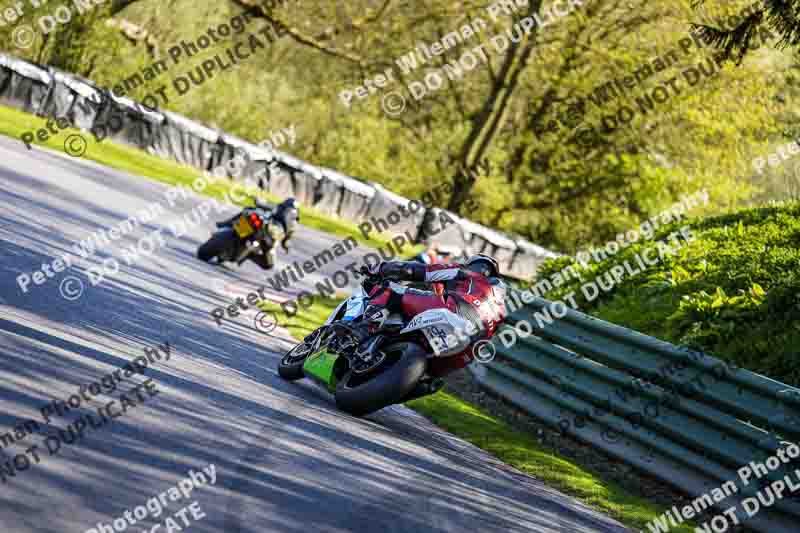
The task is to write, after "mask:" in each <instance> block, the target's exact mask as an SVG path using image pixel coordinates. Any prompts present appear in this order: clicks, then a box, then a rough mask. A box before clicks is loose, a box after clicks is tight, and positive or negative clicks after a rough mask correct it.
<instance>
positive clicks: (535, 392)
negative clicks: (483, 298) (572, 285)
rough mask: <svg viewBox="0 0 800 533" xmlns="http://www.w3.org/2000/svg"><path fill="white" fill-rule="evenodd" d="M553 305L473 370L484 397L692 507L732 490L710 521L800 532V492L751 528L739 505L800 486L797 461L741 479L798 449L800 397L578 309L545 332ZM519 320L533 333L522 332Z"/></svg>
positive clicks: (532, 315) (507, 335)
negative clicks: (685, 498)
mask: <svg viewBox="0 0 800 533" xmlns="http://www.w3.org/2000/svg"><path fill="white" fill-rule="evenodd" d="M551 303H552V302H549V301H547V300H544V299H540V298H534V300H533V301H532V302H531V303H530V304H528V305H527V306H525V307H522V308H520V309H518V310H517V311H516V312H514V313H512V314H511V317H510V319H509V321H508V323H509V326H505V327H504V328H503V329H502V330H501V332H500V333H498V335H496V336H495V341H494V345H495V347H496V348H497V355H496V357H495V359H494V360H493V361H491V362H490V363H488V364H477V363H473V364H472V365H470V366H469V369H470V371H471V372H472V374H473V375H474V376H475V378H476V379H477V380H478V382H479V383H480V384H481V385H482V386H483V387H485V388H486V389H488V390H489V391H491V392H493V393H494V394H496V395H499V396H501V397H503V398H505V399H506V400H508V401H509V402H511V403H513V404H515V405H516V406H518V407H519V408H521V409H523V410H524V411H526V412H527V413H529V414H530V415H532V416H534V417H535V418H537V419H539V420H541V421H543V422H545V423H547V424H548V425H550V426H553V427H554V428H558V429H559V430H560V431H562V432H564V433H566V434H568V435H571V436H574V437H576V438H578V439H580V440H582V441H584V442H587V443H588V444H590V445H592V446H593V447H595V448H598V449H601V450H603V451H604V452H606V453H607V454H609V455H611V456H613V457H615V458H617V459H619V460H620V461H622V462H624V463H627V464H629V465H632V466H634V467H637V468H639V469H641V470H643V471H645V472H648V473H649V474H651V475H653V476H655V477H657V478H659V479H661V480H663V481H664V482H666V483H669V484H671V485H673V486H675V487H677V488H678V489H680V490H682V491H684V492H686V493H688V494H690V495H691V496H692V501H694V500H695V498H698V497H700V496H701V495H704V494H707V493H710V492H711V491H712V490H713V489H715V488H719V487H721V486H722V485H723V483H725V482H727V481H731V480H732V481H734V482H735V483H736V485H737V487H738V489H739V491H738V492H737V493H735V494H732V495H730V497H727V498H726V499H724V500H721V501H720V502H719V503H718V504H717V505H715V508H714V510H713V511H712V514H719V513H722V512H723V511H725V510H726V509H729V508H731V507H733V506H734V505H735V506H736V508H737V510H736V516H737V517H738V519H739V520H740V521H741V522H742V523H743V524H745V525H747V526H748V527H750V528H752V529H754V530H757V531H763V532H765V533H767V532H769V533H774V532H779V531H787V532H788V531H797V530H798V526H797V524H798V523H800V491H798V492H795V493H794V494H792V495H789V496H785V497H784V498H782V499H780V500H778V501H777V502H776V503H775V504H774V505H772V506H770V507H768V508H765V507H764V506H763V505H762V506H761V507H762V508H761V510H760V512H758V513H757V514H754V515H753V517H752V518H749V519H748V517H747V514H746V513H745V512H743V511H742V505H741V501H742V500H743V499H745V498H748V497H754V496H755V495H756V493H757V492H758V491H759V490H760V489H763V488H764V487H766V486H768V485H769V484H770V483H772V482H773V481H775V480H781V479H783V478H784V476H787V475H789V474H792V479H793V480H794V481H795V482H796V483H795V485H798V484H800V479H797V476H795V475H793V474H794V472H795V470H796V469H797V470H800V461H797V460H795V461H793V462H792V463H789V464H787V465H782V466H781V468H779V469H776V470H774V471H773V472H771V473H770V474H769V475H767V476H764V477H762V478H760V479H759V480H755V477H754V478H753V479H752V480H750V482H749V483H748V484H747V485H746V486H745V485H744V483H743V482H742V481H741V480H740V479H739V475H738V474H737V470H738V469H739V468H741V467H742V466H744V465H746V464H749V463H750V462H751V461H756V462H763V461H764V460H766V459H767V458H769V457H771V456H774V455H775V454H776V452H777V450H778V449H779V448H780V447H781V442H784V445H785V444H786V443H787V442H789V443H800V390H798V389H795V388H793V387H790V386H789V385H786V384H784V383H781V382H778V381H775V380H772V379H769V378H767V377H764V376H761V375H759V374H755V373H753V372H750V371H748V370H745V369H741V368H735V367H732V366H728V365H726V364H725V363H724V362H723V361H721V360H719V359H716V358H713V357H711V356H709V355H706V354H703V353H700V352H696V351H691V350H687V349H685V348H679V347H676V346H674V345H671V344H669V343H666V342H663V341H660V340H658V339H655V338H653V337H649V336H647V335H643V334H641V333H638V332H635V331H632V330H629V329H626V328H623V327H620V326H616V325H614V324H610V323H608V322H604V321H602V320H599V319H596V318H593V317H591V316H588V315H585V314H583V313H580V312H577V311H574V310H572V309H567V310H566V315H564V316H563V318H560V319H559V318H556V319H555V320H554V321H552V322H549V321H548V320H546V319H544V318H542V317H544V316H547V315H546V314H545V311H544V310H545V309H548V308H550V305H551ZM563 311H564V309H563V308H561V307H559V308H558V315H559V316H561V315H562V314H563ZM537 313H538V315H537ZM537 317H539V320H537ZM523 320H524V321H527V323H528V324H530V325H531V328H527V327H526V326H525V324H522V325H518V326H516V325H517V324H518V323H519V322H520V321H523ZM515 326H516V327H515ZM512 331H514V332H516V334H512V333H511V332H512ZM531 331H532V334H530V335H528V336H525V335H526V334H527V333H529V332H531ZM519 333H522V334H521V335H520V334H519ZM515 337H516V342H514V340H515ZM503 339H505V342H503ZM788 492H789V491H788V490H787V493H788Z"/></svg>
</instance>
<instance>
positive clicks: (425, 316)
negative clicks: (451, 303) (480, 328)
mask: <svg viewBox="0 0 800 533" xmlns="http://www.w3.org/2000/svg"><path fill="white" fill-rule="evenodd" d="M472 329H475V328H474V327H473V326H472V325H471V323H469V322H467V321H466V320H464V319H463V318H461V317H460V316H458V315H457V314H455V313H453V312H452V311H450V310H448V309H429V310H427V311H424V312H422V313H420V314H418V315H417V316H415V317H414V318H413V319H412V320H411V322H409V323H408V325H407V326H406V327H405V328H403V329H402V330H401V331H400V334H403V333H409V332H412V331H417V330H422V333H423V334H424V335H425V337H426V338H427V339H428V342H429V343H430V345H431V348H432V349H433V353H434V355H436V356H438V357H447V356H449V355H455V354H457V353H460V352H462V351H464V350H465V349H466V348H467V347H468V346H469V345H470V342H471V340H470V334H469V332H470V331H471V330H472Z"/></svg>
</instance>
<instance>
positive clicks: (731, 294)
mask: <svg viewBox="0 0 800 533" xmlns="http://www.w3.org/2000/svg"><path fill="white" fill-rule="evenodd" d="M679 225H681V224H680V223H676V224H674V225H673V226H670V227H668V228H665V229H663V230H662V231H661V232H659V234H658V235H656V239H663V238H665V237H666V236H667V235H668V234H669V233H670V232H672V231H675V229H676V228H677V226H679ZM688 225H689V226H690V228H691V231H692V235H693V236H694V237H695V238H694V240H693V241H692V242H691V243H690V244H688V245H687V246H685V247H684V248H682V249H681V252H680V253H679V254H676V255H675V256H672V257H668V258H665V260H664V261H662V262H660V263H657V264H656V265H654V266H651V267H649V268H648V269H647V270H645V271H643V272H641V273H639V274H637V275H636V276H633V277H625V278H623V280H622V282H621V283H620V284H618V285H617V286H616V287H615V288H614V289H613V290H612V291H610V292H608V293H601V295H600V296H599V297H598V298H597V299H596V300H594V301H592V302H589V303H587V301H586V299H585V298H583V297H582V293H581V286H582V285H583V284H585V283H587V282H590V281H592V280H594V279H595V278H596V277H597V276H600V275H602V274H604V273H607V272H609V271H610V269H611V268H612V267H613V266H615V265H621V264H624V262H625V261H628V262H630V263H631V264H633V263H634V254H636V253H640V252H641V251H642V250H643V249H644V248H645V247H647V246H652V243H637V244H635V245H633V246H631V247H629V248H627V249H625V250H624V251H622V252H620V253H619V254H617V255H616V256H613V257H610V258H608V259H606V260H604V261H602V262H599V263H594V264H590V265H589V267H588V268H586V269H583V270H580V272H581V275H582V278H583V279H580V280H571V281H570V282H568V283H567V284H565V285H563V286H561V287H558V288H557V289H554V290H553V291H551V292H550V293H549V294H547V295H546V297H548V298H552V299H558V298H562V297H563V296H564V295H566V294H569V293H570V292H576V293H578V294H579V295H581V296H580V297H578V298H577V300H578V302H579V304H580V306H581V307H580V308H581V310H582V311H584V312H589V313H591V314H592V315H595V316H598V317H600V318H603V319H604V320H608V321H610V322H614V323H616V324H620V325H624V326H626V327H629V328H631V329H635V330H637V331H641V332H643V333H647V334H649V335H653V336H655V337H658V338H661V339H664V340H667V341H669V342H673V343H677V344H682V345H686V346H690V347H693V348H697V349H700V350H704V351H707V352H710V353H713V354H714V355H716V356H718V357H720V358H722V359H725V360H730V361H733V362H735V363H737V364H738V365H739V366H742V367H744V368H748V369H750V370H753V371H755V372H759V373H763V374H766V375H768V376H771V377H773V378H775V379H778V380H781V381H784V382H786V383H789V384H792V385H795V386H797V385H798V384H800V365H798V363H800V203H786V204H782V205H774V206H771V207H761V208H749V209H744V210H740V211H737V212H735V213H730V214H727V215H724V216H717V217H710V218H706V219H696V220H692V221H689V222H688ZM568 265H573V266H576V267H578V268H580V266H579V265H577V264H576V263H574V260H573V259H571V258H558V259H556V260H551V261H548V262H547V263H546V264H545V266H544V268H543V269H542V271H541V273H540V275H539V277H538V279H543V278H544V276H548V277H549V276H551V275H553V274H554V273H555V272H558V271H560V270H561V269H562V268H564V267H565V266H568Z"/></svg>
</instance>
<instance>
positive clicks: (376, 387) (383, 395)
mask: <svg viewBox="0 0 800 533" xmlns="http://www.w3.org/2000/svg"><path fill="white" fill-rule="evenodd" d="M381 351H383V352H386V354H387V357H386V360H385V363H384V364H383V365H381V367H380V368H378V369H376V370H375V371H374V372H370V375H369V376H361V375H359V374H356V373H355V372H353V371H350V372H348V373H347V374H345V375H344V377H342V379H341V380H340V381H339V383H337V385H336V391H335V393H334V396H335V398H336V406H337V407H338V408H339V409H341V410H342V411H345V412H347V413H350V414H351V415H355V416H364V415H368V414H370V413H374V412H375V411H377V410H379V409H383V408H384V407H387V406H389V405H392V404H394V403H398V402H400V401H401V400H402V399H403V398H405V397H406V396H408V394H409V393H410V392H411V391H412V390H414V388H415V387H416V385H417V382H419V380H420V378H421V377H422V376H423V375H424V374H425V370H426V369H427V366H428V360H427V356H426V355H427V354H426V352H425V350H423V349H422V348H421V347H420V346H418V345H417V344H414V343H411V342H398V343H394V344H390V345H388V346H386V347H384V348H382V349H381Z"/></svg>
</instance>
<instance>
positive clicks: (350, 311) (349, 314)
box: [342, 298, 364, 320]
mask: <svg viewBox="0 0 800 533" xmlns="http://www.w3.org/2000/svg"><path fill="white" fill-rule="evenodd" d="M363 313H364V299H363V298H349V299H348V300H347V308H346V309H345V312H344V316H343V317H342V320H355V319H356V318H358V317H359V316H361V315H362V314H363Z"/></svg>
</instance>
